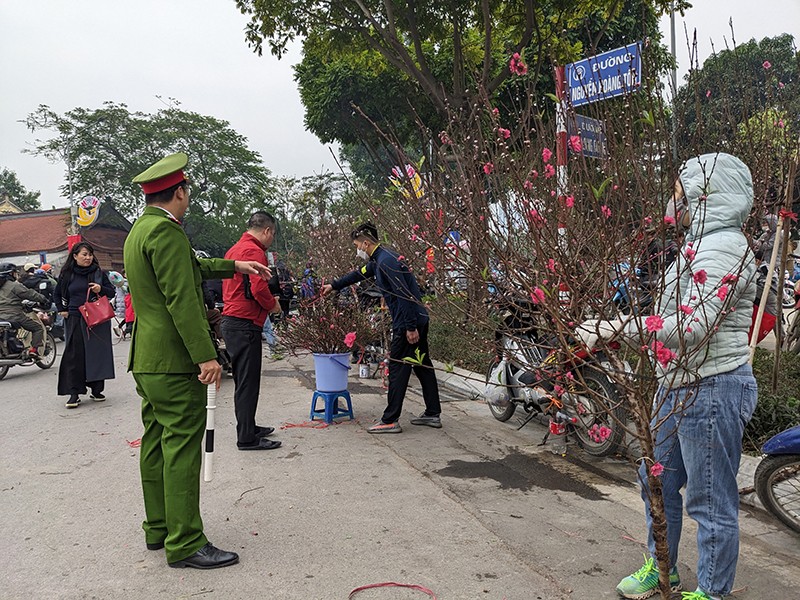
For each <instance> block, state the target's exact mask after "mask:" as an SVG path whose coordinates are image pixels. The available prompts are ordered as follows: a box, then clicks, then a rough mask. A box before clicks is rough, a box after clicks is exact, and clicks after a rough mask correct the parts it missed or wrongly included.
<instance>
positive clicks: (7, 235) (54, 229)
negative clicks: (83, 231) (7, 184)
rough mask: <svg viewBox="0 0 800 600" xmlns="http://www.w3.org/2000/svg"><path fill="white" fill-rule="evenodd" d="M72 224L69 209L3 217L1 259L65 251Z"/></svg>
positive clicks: (0, 233) (0, 244)
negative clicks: (2, 257) (43, 252)
mask: <svg viewBox="0 0 800 600" xmlns="http://www.w3.org/2000/svg"><path fill="white" fill-rule="evenodd" d="M69 223H70V216H69V209H66V208H61V209H56V210H40V211H35V212H30V213H20V214H9V215H0V256H2V255H16V254H34V253H37V252H41V251H45V252H56V251H58V250H65V249H66V247H67V228H68V227H69Z"/></svg>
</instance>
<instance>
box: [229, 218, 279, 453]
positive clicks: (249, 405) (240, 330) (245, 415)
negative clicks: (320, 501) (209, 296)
mask: <svg viewBox="0 0 800 600" xmlns="http://www.w3.org/2000/svg"><path fill="white" fill-rule="evenodd" d="M275 227H276V222H275V217H273V216H272V215H271V214H269V213H267V212H263V211H258V212H255V213H253V215H252V216H251V217H250V219H249V220H248V221H247V231H246V232H244V233H243V234H242V237H241V239H240V240H239V241H238V242H236V243H235V244H234V245H233V247H232V248H231V249H230V250H228V252H227V253H226V254H225V258H226V259H229V260H254V261H257V262H260V263H261V264H266V263H267V257H266V250H267V248H268V247H269V245H270V244H271V243H272V240H273V239H274V237H275ZM278 289H279V288H278ZM276 293H277V290H276ZM222 300H223V302H224V303H225V308H223V311H222V337H223V338H224V339H225V346H226V348H227V350H228V354H230V357H231V364H232V365H233V380H234V384H235V386H236V391H235V392H234V394H233V403H234V406H235V409H236V436H237V438H238V439H237V443H236V445H237V446H238V448H239V450H272V449H273V448H278V447H280V445H281V443H280V442H278V441H274V440H268V439H267V436H268V435H269V434H271V433H272V432H273V431H274V430H275V429H274V428H273V427H259V426H258V425H256V409H257V408H258V394H259V390H260V387H261V352H262V350H261V329H262V327H264V321H265V320H266V319H268V318H269V314H270V313H271V312H273V311H274V310H276V307H277V310H280V305H279V304H278V302H277V300H276V299H275V297H274V296H273V292H272V291H270V284H268V283H267V282H266V281H265V280H263V279H261V278H260V277H249V276H248V275H242V274H240V273H237V274H236V275H235V276H234V277H233V279H226V280H224V281H223V282H222Z"/></svg>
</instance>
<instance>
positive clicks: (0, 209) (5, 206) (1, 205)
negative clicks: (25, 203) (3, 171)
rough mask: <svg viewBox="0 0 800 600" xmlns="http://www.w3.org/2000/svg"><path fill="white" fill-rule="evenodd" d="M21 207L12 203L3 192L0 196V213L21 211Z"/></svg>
mask: <svg viewBox="0 0 800 600" xmlns="http://www.w3.org/2000/svg"><path fill="white" fill-rule="evenodd" d="M21 212H22V209H21V208H20V207H19V206H17V205H16V204H14V203H13V202H12V201H11V200H10V199H9V198H8V195H7V194H4V195H3V197H2V198H0V215H6V214H12V213H21Z"/></svg>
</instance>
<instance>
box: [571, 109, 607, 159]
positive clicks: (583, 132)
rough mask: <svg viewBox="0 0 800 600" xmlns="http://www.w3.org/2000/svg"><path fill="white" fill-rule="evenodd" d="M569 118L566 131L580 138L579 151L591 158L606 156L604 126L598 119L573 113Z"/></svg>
mask: <svg viewBox="0 0 800 600" xmlns="http://www.w3.org/2000/svg"><path fill="white" fill-rule="evenodd" d="M574 116H575V119H571V118H570V119H569V121H568V124H567V125H568V126H567V131H568V132H569V135H570V136H573V135H579V136H580V138H581V153H582V154H583V155H584V156H589V157H591V158H605V157H606V126H605V124H604V123H603V122H602V121H600V120H598V119H591V118H589V117H584V116H583V115H578V114H576V115H574Z"/></svg>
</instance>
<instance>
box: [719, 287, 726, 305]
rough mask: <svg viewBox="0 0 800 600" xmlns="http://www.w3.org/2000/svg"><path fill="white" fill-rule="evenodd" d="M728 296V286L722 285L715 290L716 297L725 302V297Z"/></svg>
mask: <svg viewBox="0 0 800 600" xmlns="http://www.w3.org/2000/svg"><path fill="white" fill-rule="evenodd" d="M727 296H728V286H727V285H723V286H722V287H721V288H719V289H718V290H717V298H719V299H720V300H722V301H723V302H725V298H727Z"/></svg>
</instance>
